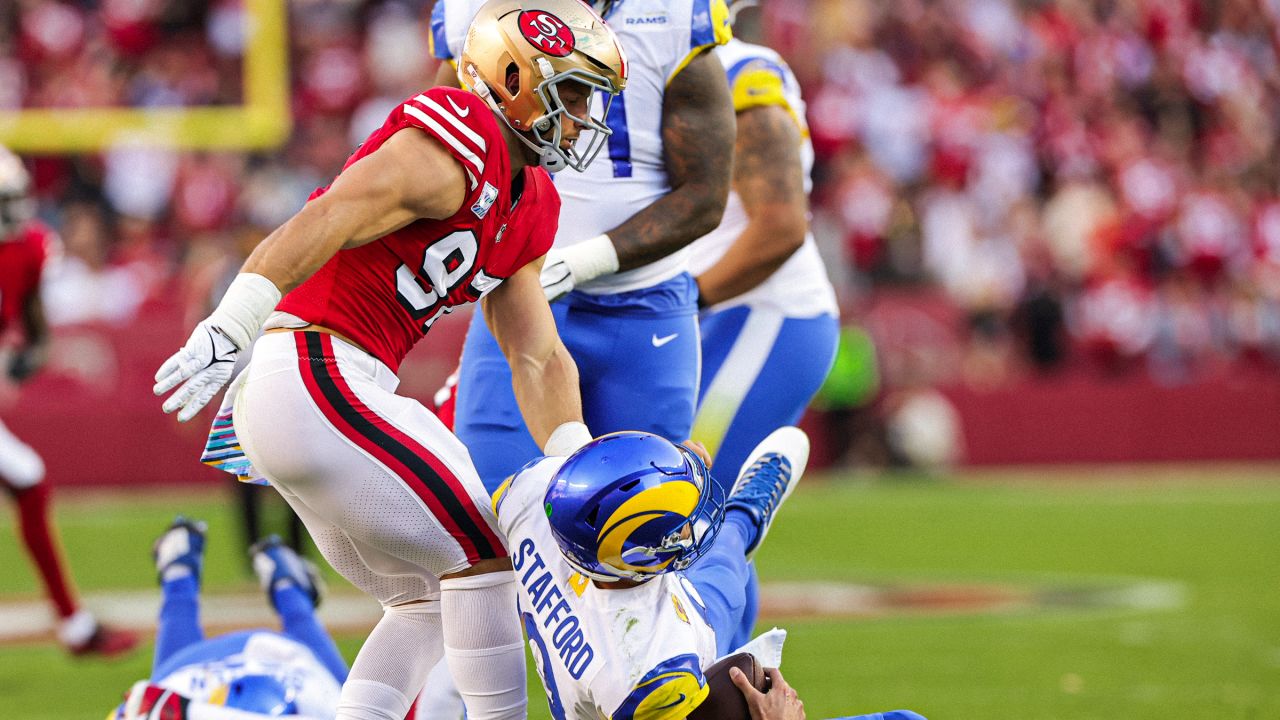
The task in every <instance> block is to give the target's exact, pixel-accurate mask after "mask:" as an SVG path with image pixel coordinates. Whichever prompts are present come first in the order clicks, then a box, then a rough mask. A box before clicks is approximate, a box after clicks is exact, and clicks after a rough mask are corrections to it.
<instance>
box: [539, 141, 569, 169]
mask: <svg viewBox="0 0 1280 720" xmlns="http://www.w3.org/2000/svg"><path fill="white" fill-rule="evenodd" d="M538 164H539V165H541V166H542V169H543V170H546V171H547V172H549V173H558V172H560V171H561V170H563V169H565V168H566V167H568V163H566V162H565V161H564V156H563V155H561V154H560V153H558V152H556V150H555V148H553V147H551V146H549V145H543V146H542V150H540V151H539V152H538Z"/></svg>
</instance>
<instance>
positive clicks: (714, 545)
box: [419, 427, 918, 720]
mask: <svg viewBox="0 0 1280 720" xmlns="http://www.w3.org/2000/svg"><path fill="white" fill-rule="evenodd" d="M808 454H809V442H808V439H807V438H806V437H805V435H804V433H802V432H801V431H800V430H798V429H796V428H793V427H788V428H783V429H781V430H778V431H777V432H775V433H773V434H772V435H770V436H769V437H768V438H766V439H765V440H764V441H763V442H762V443H761V444H760V445H759V446H758V447H757V448H756V449H755V451H754V452H753V453H752V454H751V455H750V457H748V458H747V462H746V463H745V466H744V467H743V468H742V472H741V473H740V474H739V476H738V480H737V482H736V483H735V484H734V486H733V489H732V493H731V494H730V496H729V498H728V500H727V502H725V501H724V499H723V495H721V494H720V492H719V489H718V486H717V485H716V484H715V483H713V482H712V481H711V478H710V475H709V473H708V471H707V468H706V465H705V464H704V461H703V458H701V457H699V455H698V454H696V453H695V451H693V450H690V449H689V448H686V447H684V446H681V445H674V444H672V443H670V442H667V441H666V440H664V439H662V438H660V437H658V436H656V435H650V434H648V433H639V432H623V433H615V434H612V435H606V436H604V437H602V438H598V439H596V440H593V441H592V442H590V443H588V444H587V445H586V446H585V447H583V448H582V449H581V450H578V451H577V452H575V453H574V454H572V455H570V456H569V457H567V458H563V457H547V458H544V459H542V460H540V461H538V462H536V463H534V464H531V465H529V466H528V467H527V468H525V469H524V470H522V471H520V472H519V473H517V474H516V475H515V476H514V477H512V478H511V479H510V480H508V481H507V482H506V483H505V484H504V485H503V486H502V487H501V488H500V489H499V491H498V493H496V494H495V496H494V506H495V510H496V512H497V515H498V525H499V527H500V528H501V530H502V532H503V533H504V534H505V536H506V538H507V542H508V543H509V546H510V547H511V550H512V561H513V564H514V567H515V571H516V577H517V578H518V580H519V591H520V602H519V606H520V607H519V609H520V618H521V620H522V621H523V623H524V628H525V633H526V634H527V635H528V639H529V644H530V646H531V647H532V649H533V657H534V661H535V663H536V665H537V670H538V673H539V675H540V676H541V677H542V681H543V686H544V688H545V689H546V693H547V700H548V702H549V703H550V705H551V715H552V717H553V718H556V720H566V719H568V718H575V719H581V720H599V719H600V718H609V719H610V720H633V719H635V720H668V719H670V720H676V719H677V718H683V717H685V716H687V715H688V714H689V713H690V712H691V711H692V710H694V709H695V708H697V707H698V705H699V704H700V703H702V702H703V700H704V699H705V698H706V697H707V695H708V686H707V683H706V680H705V677H704V674H703V670H704V669H705V668H707V667H709V666H710V665H711V664H712V663H713V662H714V661H715V660H716V658H717V657H719V656H722V655H726V654H728V653H729V652H730V651H731V650H733V649H734V648H733V647H732V646H730V645H729V640H730V639H731V637H732V634H733V632H734V630H736V629H737V627H738V624H739V622H740V620H741V614H742V611H743V599H742V588H743V586H744V585H745V581H746V575H747V564H748V561H749V560H750V559H751V556H752V555H753V554H754V553H755V552H756V551H757V550H758V549H759V547H760V544H761V542H762V541H763V540H764V538H765V536H766V534H767V533H768V531H769V527H770V525H771V524H772V522H773V520H774V518H775V516H776V514H777V511H778V509H779V507H781V505H782V503H783V502H784V501H785V500H786V498H787V496H788V495H789V494H790V493H791V491H792V489H794V487H795V485H796V483H797V482H798V481H799V479H800V475H801V474H802V473H803V472H804V466H805V463H806V462H807V460H808ZM784 636H785V633H783V632H782V631H772V632H770V633H766V634H765V635H762V636H761V637H760V638H757V639H756V640H755V641H753V642H752V643H750V644H749V645H748V646H747V648H746V649H747V650H749V651H750V652H752V653H753V654H755V655H757V657H758V658H759V659H760V662H761V664H762V665H765V666H770V667H776V666H777V665H778V664H779V662H780V660H781V652H782V638H783V637H784ZM779 691H782V690H781V689H780V690H779ZM790 695H791V700H792V701H793V702H788V703H782V704H781V706H780V707H777V708H776V710H777V711H778V712H780V713H782V717H779V718H770V720H800V719H801V718H803V717H804V715H803V707H802V705H800V704H799V702H798V700H796V699H795V697H794V692H793V691H792V693H790ZM419 717H421V715H420V716H419ZM888 717H896V718H898V719H899V720H907V719H908V718H913V717H918V716H915V715H914V714H905V713H904V714H898V715H896V716H895V715H889V716H888ZM744 720H745V719H744Z"/></svg>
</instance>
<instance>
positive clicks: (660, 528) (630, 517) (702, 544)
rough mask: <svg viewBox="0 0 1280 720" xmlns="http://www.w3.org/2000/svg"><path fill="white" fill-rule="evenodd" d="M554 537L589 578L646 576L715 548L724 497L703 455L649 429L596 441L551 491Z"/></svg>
mask: <svg viewBox="0 0 1280 720" xmlns="http://www.w3.org/2000/svg"><path fill="white" fill-rule="evenodd" d="M545 508H546V512H547V519H548V520H549V521H550V523H551V534H552V535H553V536H554V537H555V539H556V543H557V544H558V545H559V546H560V552H561V554H562V555H564V557H565V559H566V560H567V561H568V562H569V564H570V565H571V566H573V568H574V569H575V570H577V571H578V572H581V573H582V574H583V575H585V576H587V577H589V578H592V579H595V580H600V581H604V582H613V581H616V580H621V579H626V580H641V581H642V580H647V579H649V578H652V577H654V576H657V575H661V574H662V573H667V572H672V571H675V570H683V569H685V568H687V567H689V566H690V565H691V564H693V562H694V561H695V560H697V559H698V558H699V557H701V556H702V554H703V553H704V552H705V551H706V550H707V549H708V548H710V547H711V543H712V541H713V540H714V539H715V536H716V533H718V532H719V531H720V522H721V520H723V518H724V495H723V493H722V491H721V490H720V489H719V486H717V485H716V484H715V483H714V482H712V481H711V473H710V472H709V471H708V470H707V466H706V465H705V464H703V462H702V460H701V458H699V457H698V456H697V455H695V454H694V453H693V451H691V450H689V449H688V448H686V447H684V446H682V445H676V444H674V443H671V442H668V441H666V440H664V439H663V438H660V437H658V436H657V435H651V434H649V433H643V432H619V433H613V434H610V435H605V436H603V437H600V438H597V439H595V440H593V441H591V442H590V443H587V444H586V445H585V446H583V447H582V448H581V449H580V450H578V451H577V452H575V453H574V454H573V455H570V456H569V458H568V459H567V460H565V462H564V464H563V465H562V466H560V469H559V470H557V471H556V474H555V476H554V477H552V479H551V484H550V486H549V487H548V488H547V493H546V496H545Z"/></svg>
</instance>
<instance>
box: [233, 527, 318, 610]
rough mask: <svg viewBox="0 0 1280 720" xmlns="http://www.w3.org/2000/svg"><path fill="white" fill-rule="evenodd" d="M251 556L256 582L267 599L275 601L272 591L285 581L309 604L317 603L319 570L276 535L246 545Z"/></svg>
mask: <svg viewBox="0 0 1280 720" xmlns="http://www.w3.org/2000/svg"><path fill="white" fill-rule="evenodd" d="M249 555H250V556H251V557H252V558H253V572H254V574H256V575H257V576H258V583H259V584H261V585H262V589H263V591H264V592H266V593H267V599H268V600H270V601H271V604H272V606H274V605H275V592H276V590H279V589H280V588H281V587H284V586H285V585H293V586H294V587H296V588H298V589H299V590H301V591H302V592H303V593H304V594H305V595H306V596H307V597H308V598H309V599H310V600H311V606H312V607H318V606H319V605H320V595H321V592H322V590H323V586H322V581H321V579H320V571H319V570H318V569H317V568H316V566H315V563H313V562H311V561H309V560H304V559H303V558H301V557H298V553H296V552H294V551H293V548H291V547H289V546H288V545H285V544H284V541H283V540H281V539H280V537H279V536H278V535H270V536H268V537H266V538H263V539H262V540H259V541H258V542H256V543H254V545H253V547H251V548H249Z"/></svg>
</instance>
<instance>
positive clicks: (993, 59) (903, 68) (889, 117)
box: [0, 0, 1280, 383]
mask: <svg viewBox="0 0 1280 720" xmlns="http://www.w3.org/2000/svg"><path fill="white" fill-rule="evenodd" d="M431 4H432V0H381V1H357V0H293V1H292V2H290V3H289V6H290V14H291V17H290V22H291V25H290V33H289V34H290V37H291V41H292V49H291V63H292V66H291V73H292V103H293V108H294V114H295V118H294V123H295V132H294V135H293V137H292V139H291V141H290V142H289V144H288V145H287V146H286V147H284V148H282V149H281V150H279V151H277V152H272V153H265V154H257V153H222V152H219V153H210V152H170V151H165V150H157V149H154V148H143V147H134V146H122V147H117V148H114V149H112V150H110V151H107V152H104V153H102V154H100V155H82V156H60V157H39V158H32V161H33V170H34V171H35V176H36V179H37V184H38V191H39V198H40V200H41V212H42V215H43V216H44V217H45V218H46V219H48V220H50V221H51V222H52V223H53V224H54V225H55V227H57V228H58V229H59V231H60V232H61V233H62V236H63V239H64V242H65V253H66V257H65V259H64V261H63V262H62V263H60V264H59V266H58V269H57V270H56V271H55V272H54V273H53V276H52V277H51V278H50V291H49V307H50V312H51V315H52V316H53V317H52V319H53V321H54V322H55V323H58V322H63V323H65V322H76V321H81V320H105V321H108V322H113V321H121V320H123V319H126V318H128V317H130V316H131V315H132V313H133V312H135V311H136V309H137V307H138V306H139V305H140V304H141V303H142V302H145V300H146V299H147V297H148V295H149V294H152V293H155V292H156V291H157V288H159V287H161V286H163V285H164V283H165V282H166V281H167V280H168V279H169V278H171V277H173V276H174V275H175V273H176V274H177V276H178V277H179V278H181V279H182V282H181V287H183V288H184V289H185V292H186V293H187V294H188V303H189V306H190V308H191V310H190V312H191V314H192V316H193V317H192V318H191V322H194V321H195V320H196V319H198V318H199V317H202V316H203V314H204V312H205V310H206V305H207V303H208V302H209V298H210V297H213V296H216V295H217V294H218V293H220V291H221V288H222V287H223V285H224V283H225V282H226V278H227V276H228V274H229V273H232V272H234V270H235V268H236V267H237V266H238V264H239V261H240V259H241V258H242V257H243V256H244V254H245V253H246V252H247V251H248V249H249V248H251V247H252V246H253V244H254V243H255V242H257V241H258V240H259V239H261V237H263V236H264V235H265V233H266V232H268V231H269V230H270V229H272V228H273V227H275V226H276V225H278V224H279V223H280V222H281V221H283V220H284V219H285V218H287V217H288V216H289V215H290V214H292V213H293V212H294V211H295V210H296V209H297V208H298V207H299V206H300V205H301V204H302V203H303V202H304V201H305V199H306V197H307V195H308V193H310V192H311V191H312V190H313V189H314V188H315V187H316V186H318V185H321V184H323V183H325V182H327V180H328V179H329V178H331V177H332V175H333V174H334V173H335V172H336V171H337V170H338V169H339V168H340V167H341V164H342V162H343V161H344V160H345V158H346V156H347V155H348V153H349V152H350V151H351V149H352V148H353V147H354V146H355V145H356V144H357V143H358V142H360V141H361V140H362V139H363V138H364V136H365V135H366V134H367V133H368V132H369V131H370V130H371V129H372V128H373V127H375V126H376V125H378V124H379V123H380V122H381V120H382V118H383V117H384V116H385V114H386V112H387V111H388V110H389V109H390V108H391V107H393V106H394V104H395V103H396V102H397V101H399V100H400V99H402V98H403V97H406V96H408V95H410V94H412V93H414V92H416V91H418V90H420V89H421V88H422V87H424V86H425V85H428V84H429V83H430V78H431V77H432V75H433V73H434V64H433V62H432V61H431V60H430V58H429V52H428V42H427V35H428V27H427V22H426V18H427V16H428V14H429V11H430V7H431ZM763 5H764V11H765V21H766V22H765V27H766V30H767V34H768V37H769V39H770V42H771V44H773V45H774V46H775V47H777V48H778V49H779V50H780V51H781V52H782V53H783V55H784V56H785V57H786V58H787V59H788V60H789V61H790V62H791V63H792V65H793V67H794V69H795V71H796V73H797V75H798V77H799V78H800V80H801V83H802V84H803V85H804V89H805V91H806V94H807V97H808V98H809V100H810V106H809V109H810V118H809V119H810V123H811V126H812V133H813V140H814V142H815V145H816V147H817V150H818V156H819V163H818V167H817V180H818V184H817V190H816V193H815V198H814V203H815V222H816V227H817V229H818V230H819V234H820V239H821V240H822V241H823V242H824V244H825V245H826V247H827V250H828V251H829V252H828V255H829V256H830V257H831V258H833V259H834V262H833V264H832V274H833V275H834V276H835V277H836V279H837V281H838V284H839V285H841V287H842V290H843V292H844V297H845V298H846V302H847V304H848V306H849V308H850V309H851V310H852V312H851V313H850V316H851V317H854V318H856V316H857V308H858V307H859V303H860V302H861V301H862V300H863V299H864V298H866V297H868V296H869V295H872V294H874V293H875V292H876V291H878V290H879V289H882V288H885V287H890V288H911V289H916V288H925V289H926V290H932V291H934V292H941V293H944V294H945V296H946V297H947V298H948V300H949V302H950V303H953V304H954V305H955V306H957V307H959V308H960V309H961V310H962V316H963V317H964V319H965V321H964V327H963V328H962V329H961V330H960V335H961V336H962V338H963V340H962V342H963V347H964V363H963V367H964V368H965V370H964V375H965V377H967V378H969V379H971V380H973V381H975V382H982V383H999V382H1001V381H1002V379H1004V378H1007V377H1010V376H1011V375H1013V374H1016V373H1018V372H1019V371H1021V370H1025V369H1027V368H1039V369H1046V370H1048V369H1052V368H1055V367H1059V366H1062V365H1064V364H1070V363H1082V364H1087V365H1088V366H1090V367H1093V368H1096V369H1098V370H1100V371H1103V372H1106V373H1125V372H1137V371H1141V372H1148V373H1150V374H1151V375H1152V376H1154V377H1156V378H1157V379H1158V380H1160V381H1162V382H1169V383H1178V382H1184V381H1186V380H1188V379H1193V378H1195V377H1198V376H1201V375H1203V374H1204V373H1213V372H1223V371H1224V369H1229V368H1235V367H1239V365H1240V364H1241V363H1247V364H1251V365H1255V366H1259V367H1265V368H1270V369H1271V370H1274V369H1275V368H1277V367H1280V152H1278V150H1277V138H1278V137H1280V132H1278V131H1280V128H1277V125H1276V123H1277V120H1276V118H1277V117H1280V115H1278V114H1277V110H1280V107H1277V106H1278V104H1280V61H1278V55H1277V38H1278V34H1277V27H1278V26H1280V0H893V1H892V2H884V1H881V0H765V2H764V3H763ZM243 48H244V17H243V7H242V3H241V2H240V0H92V1H90V0H78V1H77V0H17V1H16V2H7V3H3V4H2V5H0V109H12V108H19V107H94V106H98V107H100V106H135V107H152V106H191V105H211V104H212V105H230V104H238V103H239V102H240V101H241V94H242V87H241V73H242V61H243V57H242V55H243Z"/></svg>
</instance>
